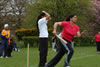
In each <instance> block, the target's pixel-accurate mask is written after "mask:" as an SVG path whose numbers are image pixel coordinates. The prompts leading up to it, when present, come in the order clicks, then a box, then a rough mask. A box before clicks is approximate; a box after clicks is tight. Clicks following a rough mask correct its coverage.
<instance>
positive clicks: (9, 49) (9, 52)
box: [7, 43, 13, 57]
mask: <svg viewBox="0 0 100 67" xmlns="http://www.w3.org/2000/svg"><path fill="white" fill-rule="evenodd" d="M12 50H13V44H12V43H11V44H10V45H8V54H7V56H8V57H11V53H12Z"/></svg>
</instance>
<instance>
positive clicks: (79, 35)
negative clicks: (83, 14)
mask: <svg viewBox="0 0 100 67" xmlns="http://www.w3.org/2000/svg"><path fill="white" fill-rule="evenodd" d="M86 32H87V30H84V31H83V32H81V33H80V31H78V32H77V37H81V36H82V35H84V34H85V33H86Z"/></svg>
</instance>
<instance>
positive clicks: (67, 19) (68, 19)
mask: <svg viewBox="0 0 100 67" xmlns="http://www.w3.org/2000/svg"><path fill="white" fill-rule="evenodd" d="M74 16H76V15H75V14H73V15H70V16H68V17H67V18H66V21H70V18H72V17H74Z"/></svg>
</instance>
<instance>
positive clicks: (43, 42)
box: [39, 38, 48, 67]
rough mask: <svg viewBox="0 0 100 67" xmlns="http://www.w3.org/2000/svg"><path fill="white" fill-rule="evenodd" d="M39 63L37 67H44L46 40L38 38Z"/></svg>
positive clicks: (46, 51) (46, 49) (46, 48)
mask: <svg viewBox="0 0 100 67" xmlns="http://www.w3.org/2000/svg"><path fill="white" fill-rule="evenodd" d="M39 43H40V45H39V50H40V62H39V67H44V65H45V63H46V61H47V53H48V38H39Z"/></svg>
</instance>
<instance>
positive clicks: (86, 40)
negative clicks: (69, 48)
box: [74, 36, 95, 46]
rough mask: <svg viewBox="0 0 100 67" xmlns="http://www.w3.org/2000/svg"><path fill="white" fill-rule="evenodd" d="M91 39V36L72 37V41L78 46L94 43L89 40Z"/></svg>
mask: <svg viewBox="0 0 100 67" xmlns="http://www.w3.org/2000/svg"><path fill="white" fill-rule="evenodd" d="M92 39H93V37H92V36H84V37H81V38H77V37H75V38H74V42H75V45H79V46H89V45H95V41H94V42H91V40H92Z"/></svg>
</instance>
